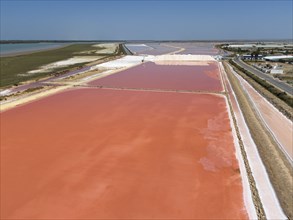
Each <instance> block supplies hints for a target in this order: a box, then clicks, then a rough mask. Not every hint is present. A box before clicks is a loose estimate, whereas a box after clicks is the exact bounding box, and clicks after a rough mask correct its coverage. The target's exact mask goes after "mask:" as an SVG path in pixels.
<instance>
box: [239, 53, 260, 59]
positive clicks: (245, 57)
mask: <svg viewBox="0 0 293 220" xmlns="http://www.w3.org/2000/svg"><path fill="white" fill-rule="evenodd" d="M262 58H263V55H261V54H259V55H251V54H244V55H242V56H241V59H243V60H261V59H262Z"/></svg>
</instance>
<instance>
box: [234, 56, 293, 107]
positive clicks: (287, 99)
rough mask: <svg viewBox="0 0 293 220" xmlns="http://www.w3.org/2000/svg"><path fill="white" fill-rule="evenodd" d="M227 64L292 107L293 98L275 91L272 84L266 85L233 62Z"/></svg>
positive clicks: (263, 81) (266, 83)
mask: <svg viewBox="0 0 293 220" xmlns="http://www.w3.org/2000/svg"><path fill="white" fill-rule="evenodd" d="M229 63H230V64H231V65H233V66H234V67H235V68H237V69H238V70H240V71H241V72H243V73H244V74H245V75H247V76H248V77H250V78H252V79H253V80H254V81H255V82H257V83H258V84H259V85H261V86H262V87H264V88H265V89H267V90H268V91H270V92H271V93H272V94H274V95H275V96H277V97H278V98H279V99H281V100H283V101H284V102H285V103H287V104H288V105H289V106H290V107H293V98H292V97H291V96H290V95H288V94H287V93H286V92H283V91H281V90H280V89H277V88H276V87H275V86H273V85H272V84H270V83H268V82H267V81H266V80H264V79H261V78H259V77H258V76H256V75H255V74H253V73H251V72H249V71H248V70H246V69H244V68H242V67H241V66H239V65H238V64H237V63H235V62H234V61H233V60H229Z"/></svg>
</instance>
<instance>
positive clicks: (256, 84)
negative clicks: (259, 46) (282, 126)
mask: <svg viewBox="0 0 293 220" xmlns="http://www.w3.org/2000/svg"><path fill="white" fill-rule="evenodd" d="M232 64H233V65H234V64H235V63H232ZM233 69H234V70H235V71H236V72H237V73H238V74H239V75H240V76H241V77H242V78H244V79H245V80H246V81H248V82H249V83H250V85H251V86H252V87H253V88H254V89H255V90H257V91H258V92H259V93H260V94H261V95H263V96H264V97H265V98H266V99H267V100H268V101H269V102H270V103H272V104H273V105H274V106H275V107H276V108H277V109H279V111H281V112H282V113H283V114H284V115H285V116H286V117H287V118H289V119H290V120H292V119H293V114H292V107H291V106H289V104H292V97H291V96H290V95H286V97H287V98H288V100H289V101H287V103H286V102H285V101H284V100H282V99H281V98H280V97H278V96H277V95H276V94H280V95H284V93H282V92H280V91H279V90H278V89H276V88H274V87H273V86H272V85H270V84H269V83H267V82H265V81H264V80H261V79H260V78H259V77H257V76H255V75H254V76H253V77H254V79H253V78H251V77H250V76H249V75H248V74H247V73H246V74H245V73H243V72H241V71H240V70H239V69H237V68H233ZM260 83H263V84H265V85H267V86H268V88H265V87H266V86H264V85H261V84H260ZM270 90H271V91H270ZM272 91H273V92H272ZM274 92H275V94H274ZM286 100H287V99H286ZM290 100H291V101H290ZM288 103H289V104H288Z"/></svg>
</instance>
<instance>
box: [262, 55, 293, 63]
mask: <svg viewBox="0 0 293 220" xmlns="http://www.w3.org/2000/svg"><path fill="white" fill-rule="evenodd" d="M264 60H267V61H275V62H277V61H285V62H293V55H282V56H266V57H264Z"/></svg>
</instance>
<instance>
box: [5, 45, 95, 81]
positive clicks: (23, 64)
mask: <svg viewBox="0 0 293 220" xmlns="http://www.w3.org/2000/svg"><path fill="white" fill-rule="evenodd" d="M92 45H93V44H74V45H69V46H66V47H64V48H59V49H55V50H48V51H41V52H35V53H30V54H25V55H18V56H11V57H1V58H0V87H6V86H10V85H13V84H18V83H20V82H23V81H27V80H32V79H37V78H41V77H44V76H47V75H50V74H51V73H52V72H56V70H52V71H51V72H47V73H38V74H33V75H25V74H26V73H27V72H28V71H31V70H34V69H38V68H39V67H40V66H43V65H46V64H49V63H53V62H57V61H60V60H64V59H68V58H71V57H73V56H75V55H78V53H80V52H84V51H89V50H93V49H96V50H97V49H100V48H97V47H93V46H92ZM83 56H86V55H83ZM80 65H81V64H80ZM18 74H24V75H21V76H19V75H18Z"/></svg>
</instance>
